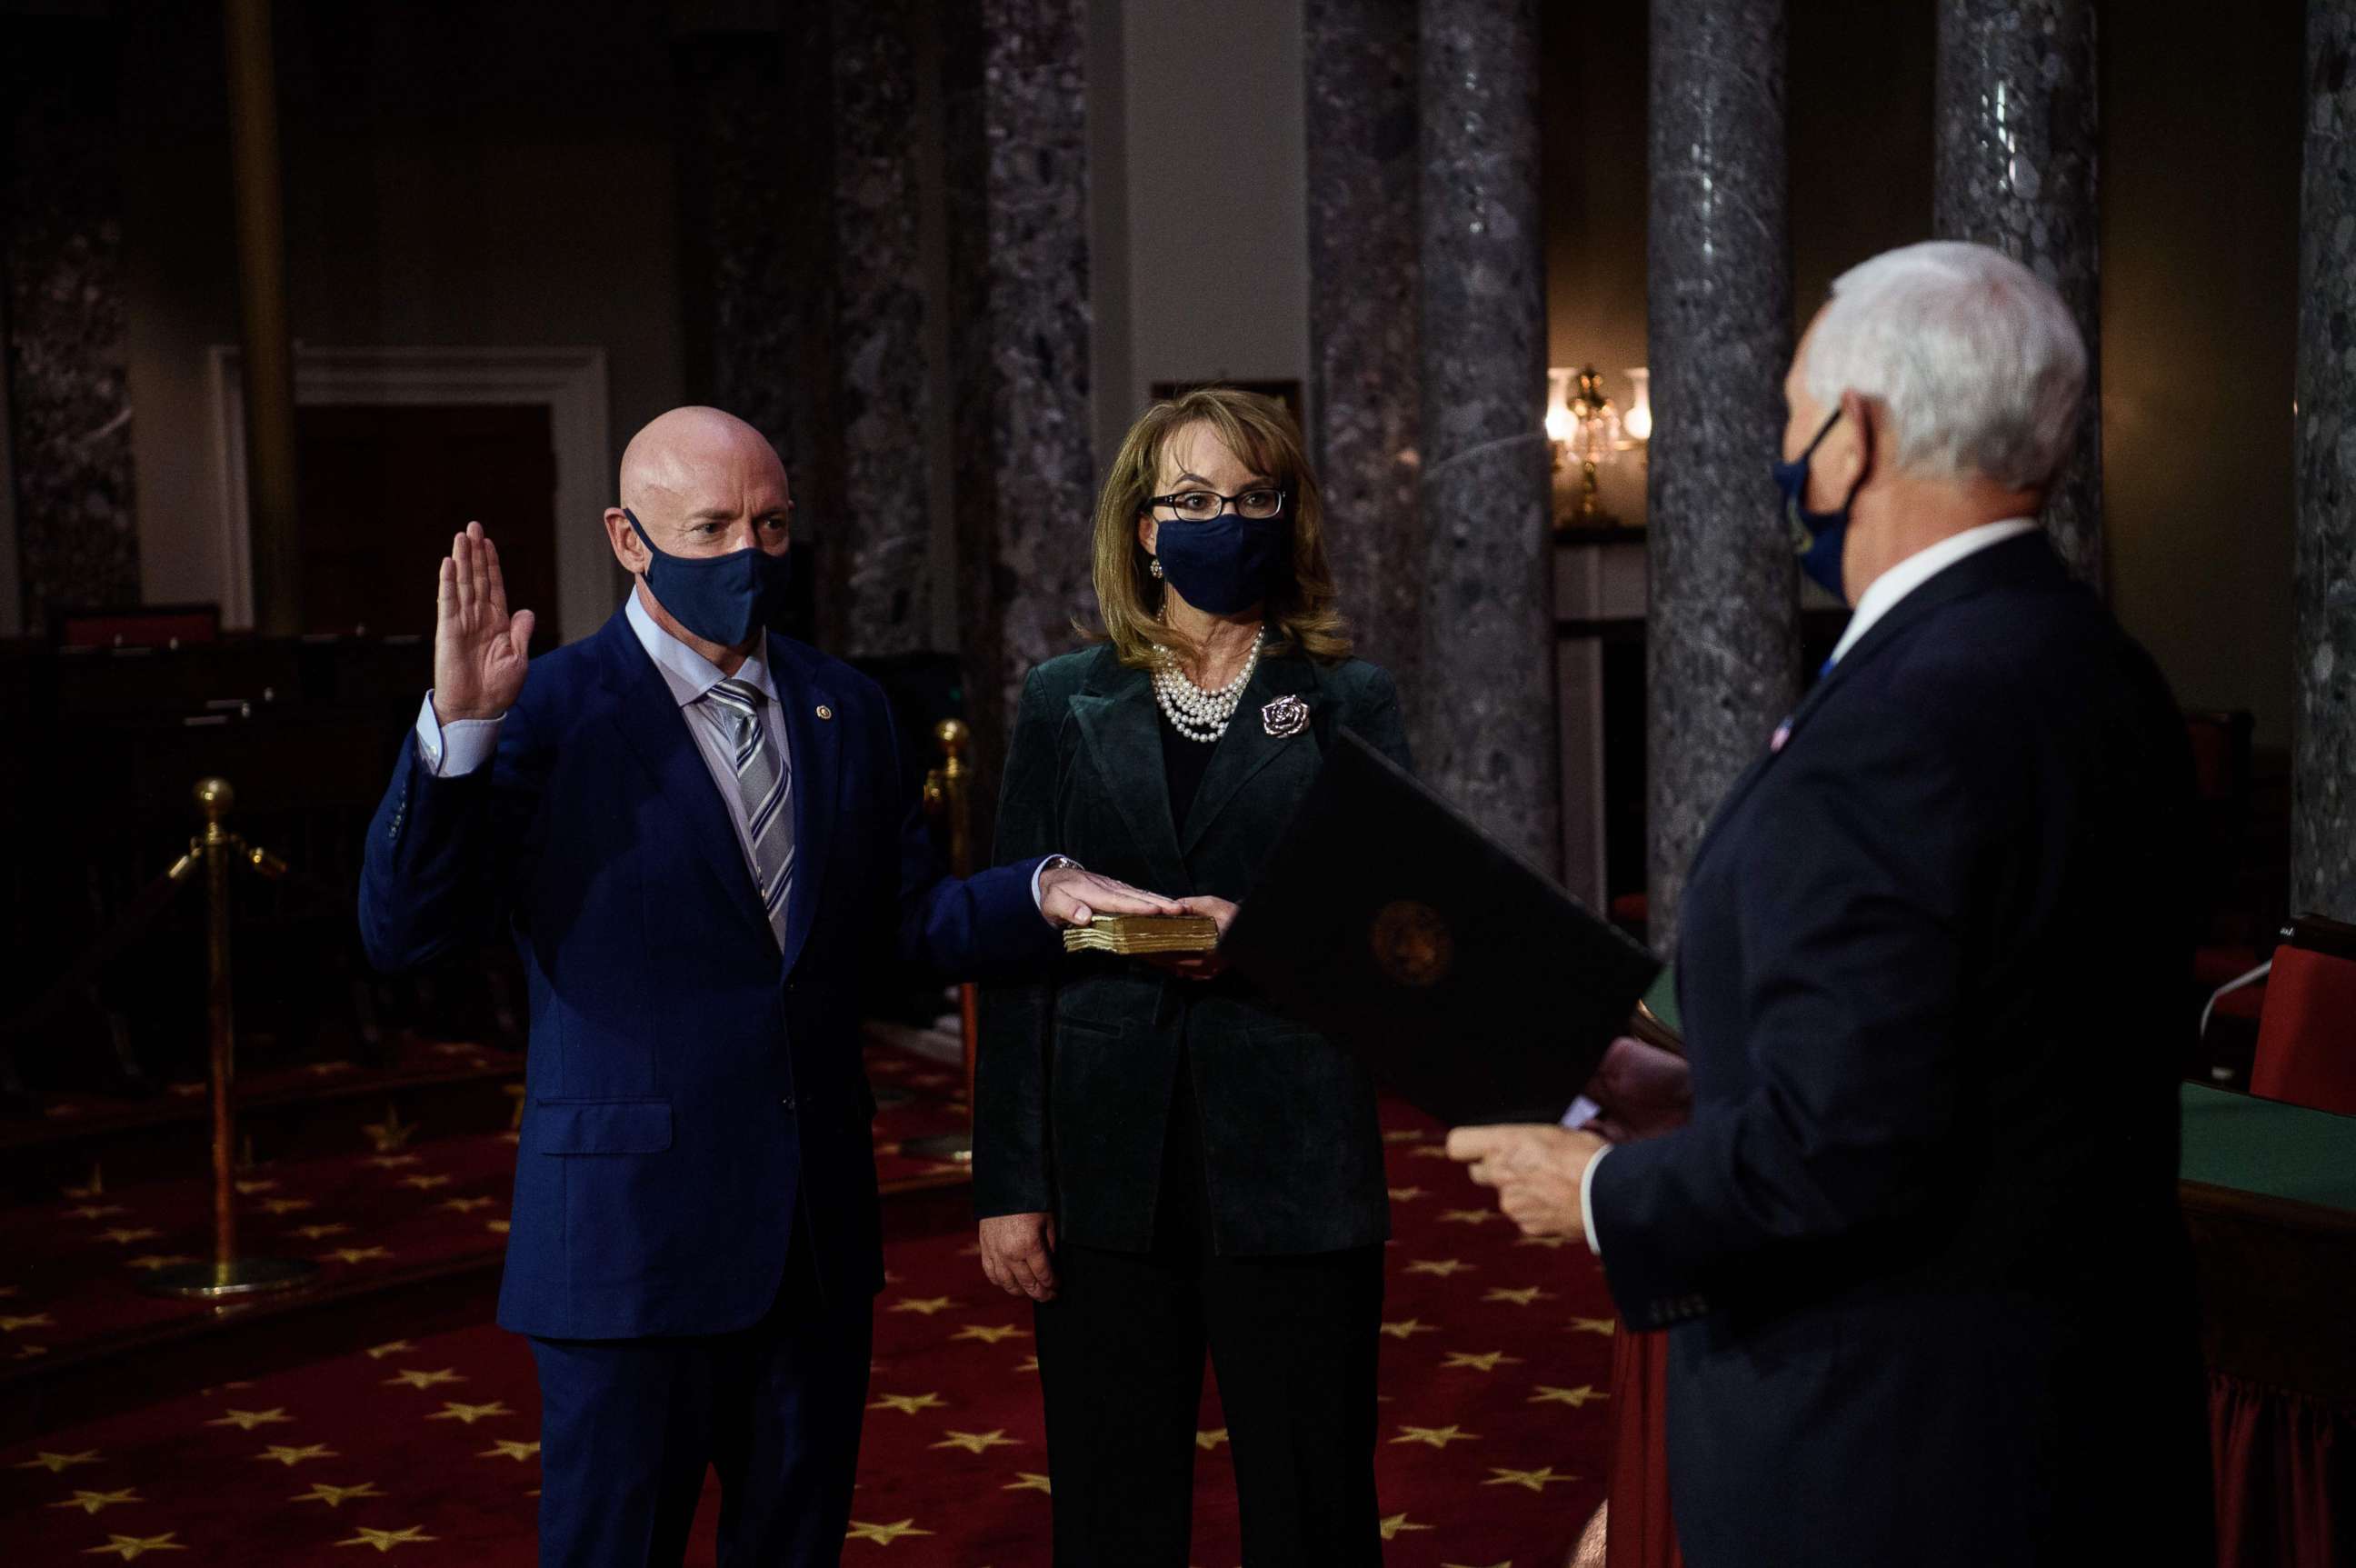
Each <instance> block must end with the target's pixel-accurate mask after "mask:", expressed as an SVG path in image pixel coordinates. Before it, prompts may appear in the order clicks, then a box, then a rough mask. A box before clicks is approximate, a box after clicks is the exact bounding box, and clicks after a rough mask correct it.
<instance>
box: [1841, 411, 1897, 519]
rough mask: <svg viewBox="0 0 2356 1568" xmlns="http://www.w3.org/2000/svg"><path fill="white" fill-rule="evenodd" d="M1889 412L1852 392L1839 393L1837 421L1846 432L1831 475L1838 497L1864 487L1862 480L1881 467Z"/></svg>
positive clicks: (1864, 480)
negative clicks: (1839, 456)
mask: <svg viewBox="0 0 2356 1568" xmlns="http://www.w3.org/2000/svg"><path fill="white" fill-rule="evenodd" d="M1888 420H1889V413H1888V411H1887V410H1886V409H1884V408H1883V407H1882V405H1881V404H1879V403H1873V402H1869V401H1868V400H1867V399H1865V398H1863V397H1860V396H1858V394H1857V393H1856V392H1842V393H1841V424H1843V425H1844V426H1846V427H1847V430H1848V433H1849V438H1848V440H1847V443H1845V444H1844V445H1843V447H1842V456H1841V460H1840V462H1839V464H1838V465H1837V467H1838V471H1837V473H1836V474H1835V475H1834V476H1833V478H1836V479H1837V480H1838V481H1839V489H1840V494H1841V497H1842V499H1844V500H1846V499H1847V498H1848V497H1851V496H1853V495H1855V494H1856V493H1857V492H1858V490H1860V489H1864V487H1865V482H1866V481H1867V480H1868V479H1870V478H1873V476H1874V475H1875V474H1876V473H1877V472H1879V469H1880V467H1881V462H1880V458H1881V454H1882V451H1883V448H1884V444H1885V437H1886V436H1887V435H1888V434H1889V432H1888V430H1887V429H1886V428H1885V426H1886V424H1887V423H1888Z"/></svg>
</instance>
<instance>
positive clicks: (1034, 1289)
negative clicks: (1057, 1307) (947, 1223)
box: [981, 1214, 1055, 1301]
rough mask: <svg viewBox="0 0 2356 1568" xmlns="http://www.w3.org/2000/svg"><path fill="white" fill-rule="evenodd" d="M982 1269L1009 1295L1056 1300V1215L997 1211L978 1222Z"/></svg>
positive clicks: (1040, 1299) (993, 1282)
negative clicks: (979, 1224) (979, 1226)
mask: <svg viewBox="0 0 2356 1568" xmlns="http://www.w3.org/2000/svg"><path fill="white" fill-rule="evenodd" d="M981 1272H982V1273H984V1274H985V1275H987V1276H989V1279H990V1283H991V1284H994V1285H996V1286H997V1287H998V1288H999V1289H1000V1290H1002V1291H1004V1292H1005V1293H1006V1294H1009V1295H1027V1296H1029V1297H1030V1298H1031V1299H1032V1300H1033V1301H1053V1300H1055V1216H1054V1215H1052V1214H998V1215H992V1216H991V1218H990V1219H985V1220H983V1221H982V1222H981Z"/></svg>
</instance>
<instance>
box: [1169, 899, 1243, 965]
mask: <svg viewBox="0 0 2356 1568" xmlns="http://www.w3.org/2000/svg"><path fill="white" fill-rule="evenodd" d="M1178 907H1179V908H1181V909H1183V910H1184V911H1185V912H1186V913H1187V914H1189V915H1208V916H1210V917H1211V918H1213V919H1214V920H1216V921H1217V922H1218V923H1219V940H1221V941H1226V940H1227V928H1228V927H1229V926H1232V925H1234V924H1235V923H1236V906H1234V905H1233V904H1230V903H1228V902H1227V901H1226V899H1225V898H1181V899H1179V900H1178ZM1148 962H1150V963H1151V964H1152V965H1153V966H1154V967H1155V968H1157V969H1166V970H1168V971H1169V972H1171V973H1173V974H1174V975H1177V976H1178V977H1179V978H1180V979H1182V980H1215V979H1217V978H1218V976H1219V972H1220V971H1222V970H1224V969H1226V967H1227V961H1226V959H1224V958H1221V957H1220V956H1219V954H1218V952H1217V951H1216V950H1212V951H1210V952H1206V953H1160V954H1157V955H1155V956H1154V957H1152V958H1151V959H1149V960H1148Z"/></svg>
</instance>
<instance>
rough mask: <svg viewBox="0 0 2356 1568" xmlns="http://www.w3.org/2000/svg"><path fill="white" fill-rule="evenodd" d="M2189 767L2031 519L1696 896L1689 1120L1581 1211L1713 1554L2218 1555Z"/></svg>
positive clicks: (2110, 632)
mask: <svg viewBox="0 0 2356 1568" xmlns="http://www.w3.org/2000/svg"><path fill="white" fill-rule="evenodd" d="M2191 805H2192V789H2191V766H2190V754H2189V751H2188V748H2187V746H2186V743H2185V735H2184V724H2183V719H2182V717H2181V715H2180V714H2179V713H2178V711H2177V709H2176V706H2175V703H2174V702H2173V701H2172V699H2171V698H2170V697H2169V692H2168V688H2167V685H2166V684H2165V682H2163V681H2162V680H2161V679H2160V676H2159V673H2158V671H2157V670H2156V669H2154V668H2153V666H2152V664H2151V661H2150V660H2149V659H2148V658H2147V657H2146V656H2145V654H2144V652H2143V650H2141V649H2139V648H2137V647H2136V645H2135V644H2134V643H2133V642H2131V641H2129V640H2128V639H2127V638H2126V636H2125V635H2124V634H2122V633H2121V632H2120V631H2119V629H2118V628H2117V627H2116V626H2115V624H2114V623H2113V622H2112V620H2111V618H2110V616H2109V615H2108V613H2107V612H2106V611H2105V610H2104V607H2103V606H2102V605H2101V603H2100V602H2099V601H2098V600H2096V599H2095V597H2094V595H2093V594H2092V593H2091V592H2089V591H2088V590H2087V589H2085V588H2084V587H2083V586H2081V585H2077V584H2075V583H2073V582H2072V581H2071V580H2070V579H2069V577H2068V575H2067V574H2066V573H2064V571H2063V570H2062V567H2061V562H2060V560H2059V559H2058V558H2057V557H2056V556H2055V555H2054V553H2053V551H2052V548H2051V545H2050V544H2049V543H2048V542H2046V540H2045V538H2044V536H2043V535H2042V534H2041V533H2040V534H2033V535H2028V536H2024V537H2022V538H2019V539H2015V540H2011V541H2008V542H2005V543H2002V544H1998V545H1996V546H1994V547H1992V548H1990V549H1988V550H1986V551H1984V552H1982V553H1979V554H1977V555H1974V556H1970V557H1967V558H1966V559H1965V560H1964V561H1961V562H1959V563H1957V564H1954V566H1951V567H1949V568H1948V569H1947V570H1945V571H1944V572H1942V573H1940V574H1939V575H1936V576H1934V577H1933V578H1932V579H1931V580H1930V581H1929V582H1927V583H1925V584H1924V585H1922V586H1921V587H1920V588H1917V589H1916V590H1915V591H1914V592H1913V593H1912V594H1911V595H1909V596H1907V597H1905V598H1904V599H1902V600H1901V601H1900V602H1899V603H1898V604H1897V605H1896V606H1895V607H1893V608H1892V609H1891V610H1890V613H1889V615H1888V616H1887V617H1886V618H1884V619H1883V620H1881V621H1880V622H1879V623H1878V624H1877V625H1876V626H1875V627H1874V628H1872V629H1871V630H1870V631H1869V632H1867V633H1866V635H1865V636H1864V637H1863V638H1861V639H1859V640H1858V644H1857V646H1856V647H1855V648H1853V649H1851V650H1849V652H1848V653H1847V656H1846V657H1844V658H1843V659H1842V660H1841V662H1840V663H1839V664H1838V665H1837V666H1835V667H1834V669H1833V670H1832V671H1831V672H1830V673H1829V674H1828V675H1826V678H1825V680H1824V681H1823V682H1821V683H1820V684H1819V685H1818V686H1817V688H1816V690H1815V692H1814V693H1811V694H1810V695H1809V697H1808V700H1807V701H1806V702H1805V703H1803V704H1801V707H1800V709H1799V711H1798V713H1797V714H1794V717H1793V720H1792V725H1791V731H1790V736H1789V739H1788V740H1787V741H1786V743H1785V744H1784V746H1783V748H1782V749H1781V750H1780V751H1778V752H1775V753H1772V754H1771V755H1769V756H1766V757H1762V758H1761V759H1760V760H1759V762H1758V763H1757V764H1756V765H1755V766H1754V767H1753V768H1751V771H1750V772H1749V773H1747V774H1745V775H1744V776H1743V778H1742V779H1740V780H1739V781H1738V782H1737V783H1736V784H1735V786H1734V788H1733V789H1732V790H1731V791H1730V793H1729V796H1728V799H1727V800H1726V803H1725V804H1724V805H1723V806H1722V807H1721V808H1720V809H1719V814H1718V817H1717V820H1716V822H1714V823H1713V825H1712V826H1711V828H1710V830H1709V832H1708V836H1707V837H1706V838H1705V839H1704V840H1703V843H1702V844H1701V846H1700V848H1699V849H1698V850H1697V852H1696V854H1695V856H1694V862H1693V869H1692V872H1691V875H1690V879H1689V881H1688V882H1687V889H1686V894H1685V898H1684V902H1683V904H1682V905H1681V907H1680V910H1679V936H1678V942H1679V946H1678V955H1677V974H1678V981H1679V984H1678V1001H1679V1005H1680V1007H1681V1009H1682V1012H1683V1015H1684V1023H1685V1029H1686V1043H1687V1051H1688V1054H1689V1056H1690V1059H1691V1062H1692V1066H1693V1085H1694V1115H1693V1122H1692V1124H1691V1125H1690V1126H1687V1127H1686V1128H1683V1129H1681V1130H1679V1131H1678V1132H1676V1133H1670V1134H1668V1135H1667V1136H1665V1137H1661V1138H1657V1139H1654V1140H1651V1141H1648V1142H1644V1143H1637V1144H1628V1145H1626V1146H1624V1147H1622V1148H1618V1149H1615V1150H1613V1151H1612V1154H1611V1155H1609V1156H1608V1157H1606V1158H1605V1159H1604V1160H1603V1162H1602V1163H1601V1165H1598V1166H1596V1168H1595V1178H1594V1182H1593V1187H1592V1191H1591V1194H1590V1197H1591V1200H1592V1204H1593V1208H1594V1216H1595V1228H1596V1233H1597V1237H1598V1239H1599V1240H1600V1242H1601V1248H1602V1253H1603V1266H1604V1271H1605V1273H1606V1275H1607V1276H1608V1278H1609V1280H1610V1283H1611V1286H1612V1294H1613V1295H1614V1297H1615V1298H1616V1299H1617V1300H1618V1302H1619V1304H1620V1306H1621V1309H1622V1312H1623V1313H1625V1314H1626V1316H1627V1318H1628V1320H1629V1322H1630V1323H1632V1324H1633V1325H1634V1326H1637V1327H1639V1328H1655V1327H1661V1326H1671V1325H1674V1327H1673V1328H1672V1332H1671V1337H1670V1353H1669V1398H1668V1424H1669V1477H1670V1487H1671V1496H1672V1500H1673V1502H1674V1505H1675V1509H1676V1521H1677V1532H1678V1536H1679V1538H1680V1540H1681V1541H1682V1543H1683V1545H1684V1548H1685V1552H1686V1558H1687V1562H1688V1563H1692V1564H1693V1565H1694V1568H1717V1565H1718V1564H1732V1563H1740V1564H1743V1565H1744V1568H1761V1565H1772V1564H1779V1563H1792V1564H1794V1565H1797V1564H1802V1563H1805V1564H1810V1565H1826V1564H1848V1563H1856V1564H1866V1563H1876V1564H1879V1563H1908V1564H1916V1565H1921V1564H1954V1565H1957V1568H1962V1565H1965V1564H1969V1565H1971V1568H1990V1565H1995V1564H2016V1563H2017V1564H2027V1563H2092V1562H2118V1563H2126V1562H2134V1563H2186V1564H2190V1563H2208V1562H2211V1561H2213V1558H2212V1557H2211V1556H2210V1547H2209V1539H2208V1534H2207V1519H2208V1509H2209V1484H2208V1479H2207V1465H2208V1445H2207V1438H2206V1434H2205V1431H2204V1424H2203V1412H2204V1397H2203V1386H2202V1381H2201V1363H2200V1354H2199V1345H2198V1339H2197V1335H2196V1325H2195V1318H2194V1304H2193V1294H2192V1279H2191V1270H2190V1250H2189V1247H2188V1245H2187V1242H2186V1240H2185V1236H2184V1230H2183V1226H2182V1223H2181V1221H2180V1219H2179V1216H2178V1212H2177V1207H2176V1165H2177V1120H2178V1112H2177V1096H2176V1079H2177V1072H2178V1064H2179V1062H2180V1061H2181V1060H2182V1058H2183V1051H2182V1049H2181V1047H2182V1045H2183V1041H2182V1040H2181V1038H2180V1037H2179V1036H2180V1035H2181V1033H2182V1031H2183V1030H2184V1029H2185V1028H2187V1027H2189V1024H2190V1019H2189V1016H2188V1015H2187V1014H2186V1012H2185V1010H2184V1008H2183V1006H2182V1004H2181V1000H2182V988H2183V985H2184V977H2185V976H2186V975H2187V974H2189V973H2190V961H2191V936H2192V920H2191V918H2190V917H2191V913H2192V904H2191V898H2190V894H2191V886H2190V881H2189V880H2188V879H2187V877H2186V876H2185V875H2184V865H2185V860H2184V856H2185V854H2186V846H2187V845H2189V844H2190V843H2191V842H2192V833H2191V832H2190V823H2191V820H2192V819H2191Z"/></svg>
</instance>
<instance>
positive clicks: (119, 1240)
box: [98, 1225, 163, 1247]
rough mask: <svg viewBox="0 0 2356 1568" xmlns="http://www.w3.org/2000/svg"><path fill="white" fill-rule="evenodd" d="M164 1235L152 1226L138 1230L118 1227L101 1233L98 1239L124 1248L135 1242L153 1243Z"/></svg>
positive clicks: (144, 1226)
mask: <svg viewBox="0 0 2356 1568" xmlns="http://www.w3.org/2000/svg"><path fill="white" fill-rule="evenodd" d="M162 1234H163V1232H162V1231H161V1230H156V1229H155V1227H154V1226H152V1225H143V1226H140V1227H139V1228H138V1229H136V1230H134V1229H132V1228H131V1227H129V1226H123V1225H118V1226H116V1227H115V1228H114V1229H113V1230H102V1231H100V1232H99V1233H98V1239H99V1240H102V1241H112V1242H113V1243H114V1244H115V1245H116V1246H118V1247H122V1246H128V1245H130V1244H131V1243H132V1242H134V1241H152V1240H155V1238H156V1237H158V1236H161V1235H162Z"/></svg>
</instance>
